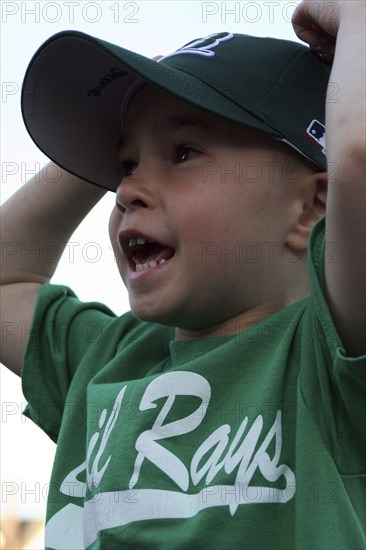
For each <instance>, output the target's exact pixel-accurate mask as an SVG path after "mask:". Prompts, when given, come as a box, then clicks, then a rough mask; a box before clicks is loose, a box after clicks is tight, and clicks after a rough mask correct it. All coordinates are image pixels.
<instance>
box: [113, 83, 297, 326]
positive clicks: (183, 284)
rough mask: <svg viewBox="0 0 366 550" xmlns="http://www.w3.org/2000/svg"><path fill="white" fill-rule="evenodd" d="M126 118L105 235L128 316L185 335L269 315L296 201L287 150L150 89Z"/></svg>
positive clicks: (139, 95)
mask: <svg viewBox="0 0 366 550" xmlns="http://www.w3.org/2000/svg"><path fill="white" fill-rule="evenodd" d="M125 122H126V124H125V130H126V133H125V135H124V137H123V138H122V140H121V146H120V151H119V156H120V161H121V166H122V172H123V175H122V178H121V184H120V185H119V187H118V189H117V193H116V206H115V207H114V209H113V212H112V215H111V219H110V237H111V241H112V244H113V247H114V249H115V253H116V257H117V263H118V268H119V271H120V273H121V276H122V278H123V281H124V283H125V285H126V287H127V289H128V292H129V297H130V305H131V309H132V311H133V312H134V313H135V315H136V316H137V317H139V318H141V319H143V320H147V321H155V322H160V323H162V324H168V325H171V326H176V327H180V328H183V329H186V330H198V329H204V328H207V327H210V326H212V325H215V324H220V323H223V322H224V321H226V320H228V319H230V318H232V317H235V316H237V315H239V314H240V313H241V312H243V311H248V310H250V309H253V310H254V311H261V310H263V312H265V311H267V314H269V313H268V311H269V312H271V310H272V309H273V307H275V304H276V302H277V300H278V293H280V292H281V269H283V263H284V262H278V261H276V260H277V254H278V256H280V254H281V252H280V251H281V250H282V249H283V246H284V244H285V242H286V238H287V235H288V231H289V216H290V212H291V205H292V202H291V201H292V197H293V193H291V191H289V188H290V187H291V186H290V185H289V183H287V184H286V183H284V182H283V181H282V178H281V177H280V176H279V172H280V169H279V167H278V166H276V165H275V164H274V158H275V156H276V153H278V151H281V147H283V145H281V144H277V142H276V141H275V140H273V139H272V138H270V137H267V136H264V135H260V134H258V133H256V132H254V131H251V130H247V129H246V128H243V127H241V126H239V125H237V124H235V123H232V122H230V121H227V120H225V119H221V118H220V117H217V116H214V115H211V114H209V113H205V112H204V111H202V110H200V109H197V108H195V107H193V106H190V105H189V104H186V103H185V102H183V101H180V100H178V99H176V98H174V97H173V96H171V95H170V94H167V93H165V92H162V91H159V90H156V89H153V88H152V87H150V86H147V85H145V86H143V87H142V88H141V89H140V91H139V92H138V93H137V94H136V95H135V97H134V98H133V99H132V101H131V104H130V106H129V110H128V113H127V118H126V121H125ZM277 158H278V155H277ZM292 185H293V182H292ZM290 218H291V216H290ZM139 236H140V237H141V236H144V237H145V238H147V239H148V240H151V241H154V243H158V244H159V245H160V246H158V245H156V244H153V243H148V244H145V245H141V247H139V246H138V243H136V242H135V241H136V239H137V238H138V237H139ZM131 239H135V241H134V240H132V241H131ZM138 248H139V250H138ZM161 259H165V260H166V261H165V262H162V263H159V261H160V260H161ZM149 262H152V263H150V264H149ZM136 263H137V264H139V265H138V266H137V265H136ZM146 264H148V265H150V267H148V265H146ZM156 264H157V265H156ZM281 266H282V267H281ZM264 316H266V315H264Z"/></svg>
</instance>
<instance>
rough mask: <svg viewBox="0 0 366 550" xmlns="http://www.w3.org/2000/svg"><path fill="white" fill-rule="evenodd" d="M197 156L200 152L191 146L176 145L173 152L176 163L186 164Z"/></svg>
mask: <svg viewBox="0 0 366 550" xmlns="http://www.w3.org/2000/svg"><path fill="white" fill-rule="evenodd" d="M199 154H201V151H199V149H197V148H196V147H193V145H177V146H176V148H175V151H174V156H175V160H176V162H186V161H188V160H191V159H192V158H194V157H195V156H196V155H199Z"/></svg>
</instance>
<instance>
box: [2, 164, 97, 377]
mask: <svg viewBox="0 0 366 550" xmlns="http://www.w3.org/2000/svg"><path fill="white" fill-rule="evenodd" d="M104 193H105V191H103V190H102V189H98V188H97V187H94V186H93V185H91V184H89V183H86V182H85V181H83V180H81V179H79V178H77V177H75V176H72V175H71V174H69V173H68V172H65V171H64V170H62V169H61V168H59V167H58V166H56V165H55V164H53V163H50V164H48V165H46V166H45V167H44V168H43V169H42V170H41V172H40V173H39V174H37V175H36V176H35V177H34V178H32V179H31V180H30V181H29V182H27V183H26V184H25V185H24V186H23V187H21V188H20V189H19V191H17V192H16V193H15V194H14V195H12V196H11V197H10V199H9V200H8V201H7V202H5V203H4V204H3V206H2V207H1V250H2V260H1V288H0V290H1V299H0V304H1V323H2V344H1V361H2V362H3V363H4V365H6V366H7V367H8V368H9V369H11V370H12V371H13V372H15V373H16V374H20V370H21V366H22V358H23V354H24V350H25V345H26V342H25V339H24V337H23V335H24V334H27V333H28V331H29V329H30V325H31V321H32V317H33V312H34V307H35V304H36V300H37V295H38V292H39V289H40V287H41V285H42V284H44V283H46V282H48V281H49V280H50V279H51V277H52V275H53V274H54V272H55V270H56V267H57V264H58V261H59V259H60V257H61V255H62V251H63V250H64V248H65V246H66V244H67V242H68V240H69V238H70V236H71V234H72V233H73V231H74V230H75V229H76V227H77V226H78V225H79V223H80V222H81V221H82V220H83V218H84V217H85V216H86V215H87V213H88V212H89V211H90V210H91V209H92V208H93V206H94V205H95V204H96V203H97V202H98V201H99V200H100V199H101V198H102V196H103V195H104ZM51 243H52V252H54V251H57V252H58V254H57V257H56V258H55V256H54V255H52V257H50V255H48V254H47V253H46V252H47V247H48V246H49V245H50V244H51ZM32 252H33V253H32ZM20 327H22V329H23V330H20Z"/></svg>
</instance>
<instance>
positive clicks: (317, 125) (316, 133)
mask: <svg viewBox="0 0 366 550" xmlns="http://www.w3.org/2000/svg"><path fill="white" fill-rule="evenodd" d="M306 137H307V138H308V139H309V140H310V141H311V142H312V143H314V145H316V147H318V149H320V148H321V149H322V153H323V154H324V155H325V154H326V153H327V148H326V143H325V126H324V124H322V123H321V122H319V121H318V120H315V119H314V120H313V121H312V122H311V123H310V125H309V126H308V128H307V129H306Z"/></svg>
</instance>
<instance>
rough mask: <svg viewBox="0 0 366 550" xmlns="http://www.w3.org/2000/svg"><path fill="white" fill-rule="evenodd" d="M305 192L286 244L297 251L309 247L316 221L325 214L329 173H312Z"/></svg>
mask: <svg viewBox="0 0 366 550" xmlns="http://www.w3.org/2000/svg"><path fill="white" fill-rule="evenodd" d="M304 189H305V192H304V194H303V195H302V197H301V201H299V202H298V208H297V212H296V220H295V224H294V225H293V227H292V231H291V232H290V233H289V235H288V238H287V240H286V245H287V246H288V247H290V248H292V249H294V250H295V251H296V252H298V251H305V250H307V248H308V239H309V235H310V233H311V230H312V229H313V227H314V225H315V224H316V222H317V221H318V220H319V219H320V218H321V217H322V216H324V214H325V210H326V202H327V191H328V173H327V172H316V173H313V174H310V175H309V176H308V178H307V181H306V183H305V187H304Z"/></svg>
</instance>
